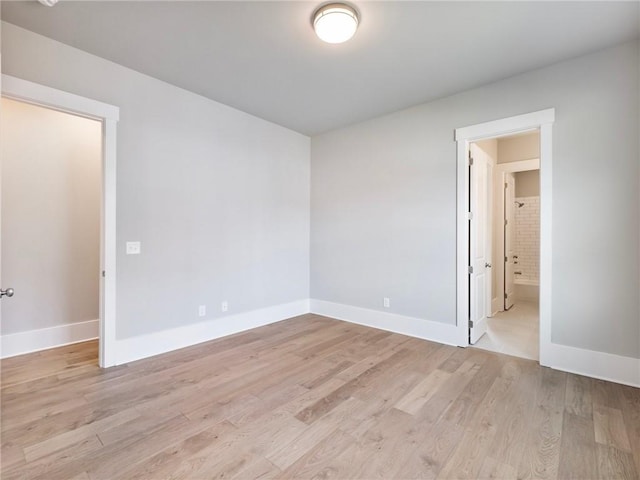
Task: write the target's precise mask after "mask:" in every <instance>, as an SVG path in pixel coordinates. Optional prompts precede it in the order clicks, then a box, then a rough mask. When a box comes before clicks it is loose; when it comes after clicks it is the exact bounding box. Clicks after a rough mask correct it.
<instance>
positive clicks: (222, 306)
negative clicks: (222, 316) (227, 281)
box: [220, 300, 229, 312]
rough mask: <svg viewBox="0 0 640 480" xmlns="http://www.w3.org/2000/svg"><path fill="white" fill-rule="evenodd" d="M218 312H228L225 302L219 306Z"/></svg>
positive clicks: (227, 303) (227, 305)
mask: <svg viewBox="0 0 640 480" xmlns="http://www.w3.org/2000/svg"><path fill="white" fill-rule="evenodd" d="M220 310H222V311H223V312H226V311H227V310H229V302H227V301H226V300H225V301H224V302H222V303H221V304H220Z"/></svg>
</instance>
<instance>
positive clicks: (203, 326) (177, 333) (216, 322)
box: [116, 299, 309, 365]
mask: <svg viewBox="0 0 640 480" xmlns="http://www.w3.org/2000/svg"><path fill="white" fill-rule="evenodd" d="M305 313H309V300H308V299H305V300H298V301H296V302H291V303H285V304H282V305H275V306H272V307H266V308H261V309H258V310H252V311H250V312H244V313H238V314H236V315H229V316H226V317H221V318H215V319H212V320H207V321H204V322H199V323H193V324H190V325H185V326H183V327H177V328H172V329H169V330H162V331H160V332H154V333H149V334H146V335H139V336H137V337H130V338H125V339H121V340H116V365H122V364H123V363H128V362H132V361H134V360H140V359H142V358H147V357H152V356H154V355H159V354H161V353H166V352H170V351H172V350H177V349H179V348H184V347H189V346H191V345H196V344H198V343H203V342H208V341H209V340H213V339H216V338H220V337H225V336H227V335H232V334H234V333H238V332H243V331H245V330H250V329H252V328H257V327H262V326H264V325H268V324H270V323H275V322H279V321H281V320H286V319H287V318H291V317H296V316H298V315H303V314H305Z"/></svg>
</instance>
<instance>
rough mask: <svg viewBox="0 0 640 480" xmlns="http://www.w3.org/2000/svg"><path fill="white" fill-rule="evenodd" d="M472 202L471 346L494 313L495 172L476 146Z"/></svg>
mask: <svg viewBox="0 0 640 480" xmlns="http://www.w3.org/2000/svg"><path fill="white" fill-rule="evenodd" d="M469 151H470V154H471V158H472V159H473V161H472V165H471V166H470V181H469V188H470V192H469V199H470V203H471V204H470V206H469V211H470V212H471V219H470V221H469V247H470V248H469V252H470V255H469V257H470V258H469V266H470V271H469V320H470V322H469V343H471V344H474V343H476V342H477V341H478V339H480V337H481V336H482V335H484V333H485V332H486V331H487V316H488V315H489V313H490V311H491V228H489V223H488V221H489V218H490V208H491V189H490V181H491V174H492V171H493V168H492V165H491V161H490V159H489V157H488V155H487V154H486V153H485V152H484V151H483V150H482V149H481V148H479V147H478V146H477V145H476V144H474V143H472V144H471V145H470V146H469Z"/></svg>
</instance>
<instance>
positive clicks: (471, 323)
mask: <svg viewBox="0 0 640 480" xmlns="http://www.w3.org/2000/svg"><path fill="white" fill-rule="evenodd" d="M469 328H473V320H469Z"/></svg>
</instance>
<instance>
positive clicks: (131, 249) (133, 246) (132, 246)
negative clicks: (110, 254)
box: [127, 242, 140, 255]
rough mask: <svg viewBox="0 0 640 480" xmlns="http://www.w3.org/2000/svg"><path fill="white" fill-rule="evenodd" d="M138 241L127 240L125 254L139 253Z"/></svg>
mask: <svg viewBox="0 0 640 480" xmlns="http://www.w3.org/2000/svg"><path fill="white" fill-rule="evenodd" d="M139 254H140V242H127V255H139Z"/></svg>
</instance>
